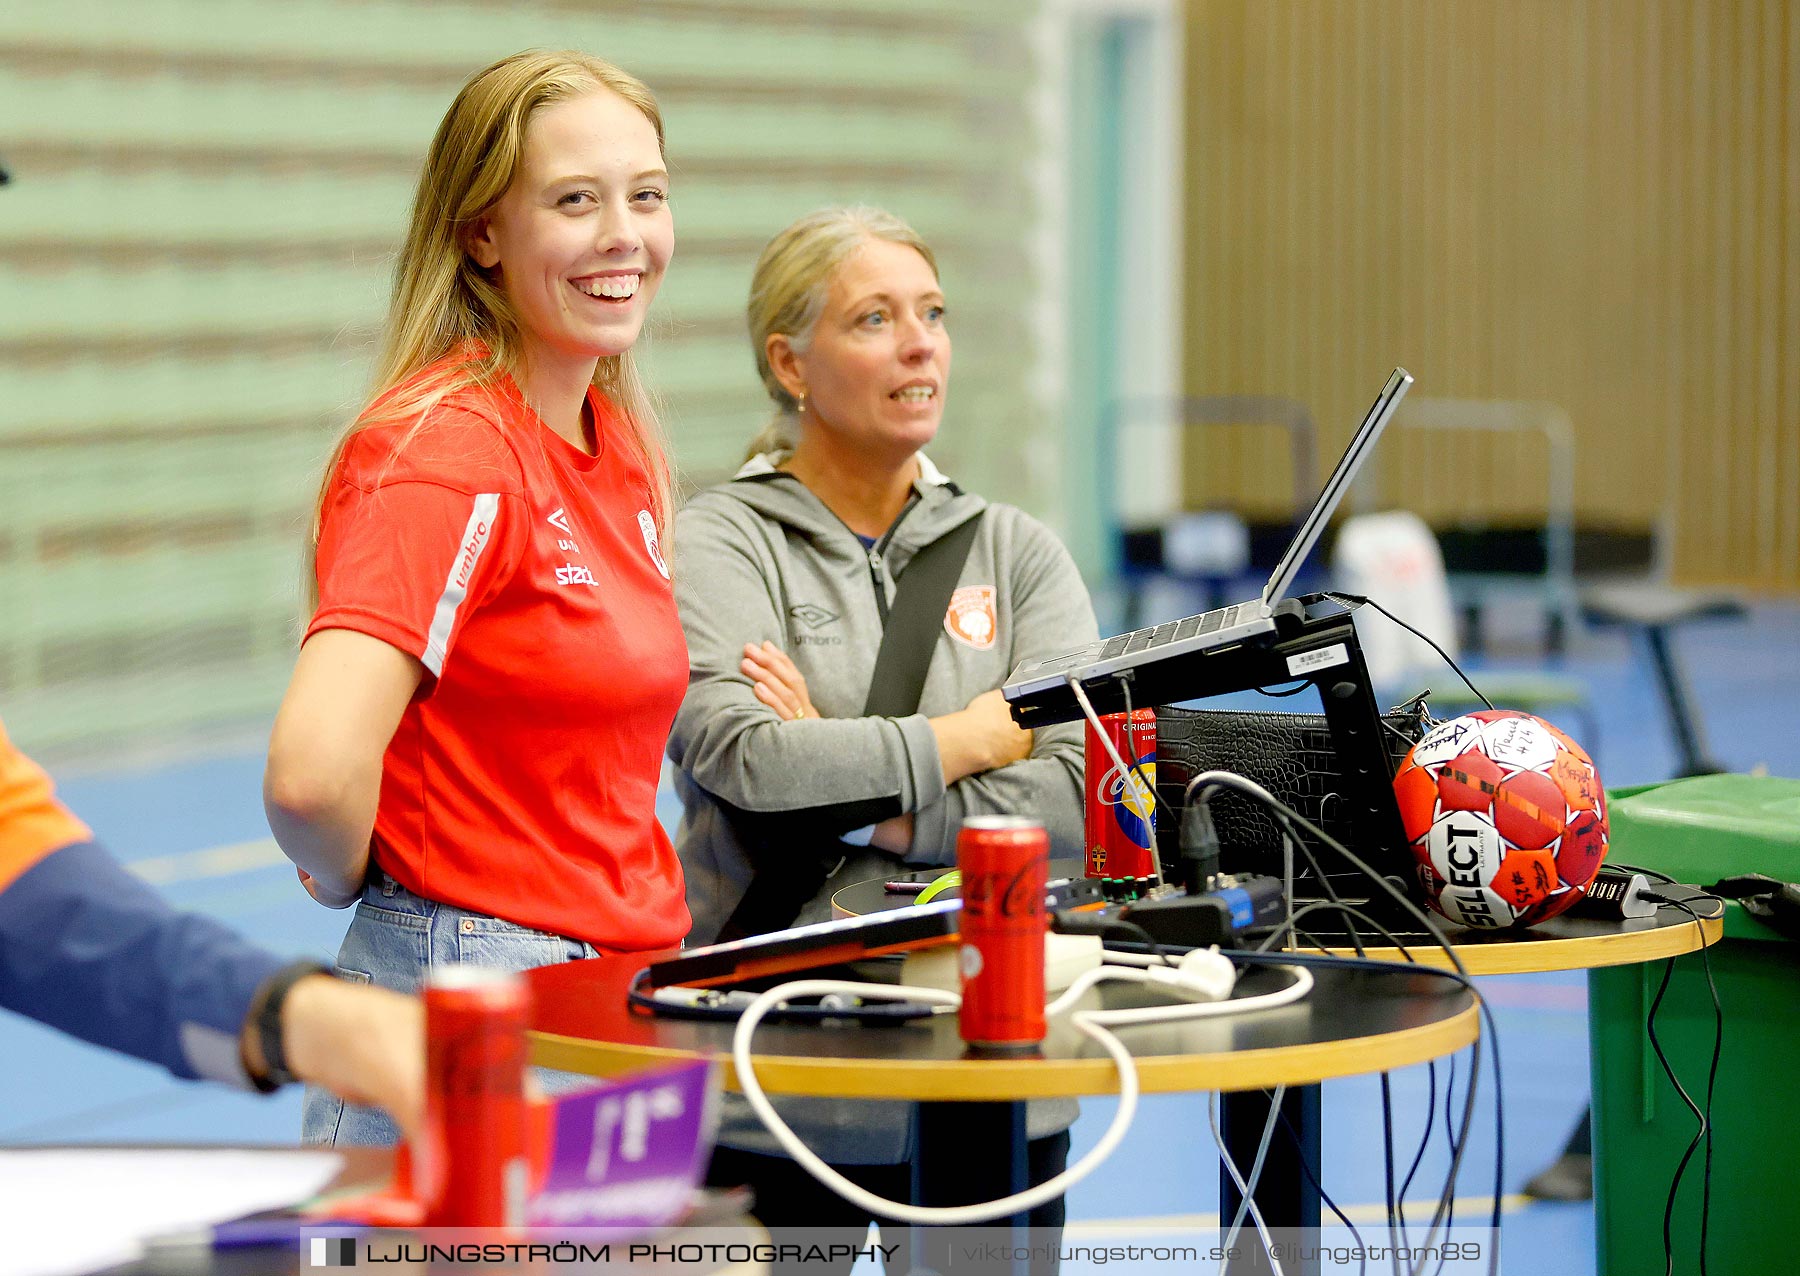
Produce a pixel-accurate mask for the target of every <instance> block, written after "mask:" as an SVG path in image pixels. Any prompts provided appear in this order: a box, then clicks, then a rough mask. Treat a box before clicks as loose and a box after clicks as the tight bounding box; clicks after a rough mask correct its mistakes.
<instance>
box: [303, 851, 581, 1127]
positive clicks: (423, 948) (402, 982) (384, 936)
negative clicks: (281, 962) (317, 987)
mask: <svg viewBox="0 0 1800 1276" xmlns="http://www.w3.org/2000/svg"><path fill="white" fill-rule="evenodd" d="M597 955H598V953H597V952H596V951H595V949H594V946H593V945H592V944H584V943H582V942H581V941H580V940H578V939H565V938H563V937H562V936H561V935H551V934H547V933H546V932H544V931H541V930H531V929H529V928H527V927H524V926H520V925H517V924H515V923H513V922H507V921H501V920H500V919H499V918H497V917H487V916H484V915H483V914H481V913H472V912H469V911H468V910H467V909H462V908H455V907H452V906H451V905H449V904H440V903H438V902H437V901H436V900H430V899H425V898H424V897H423V896H419V895H415V894H413V893H412V892H411V891H409V890H407V889H406V888H405V887H404V886H402V885H400V884H399V883H398V882H396V881H395V880H394V879H393V878H391V877H389V876H388V875H387V874H386V873H383V872H381V871H379V870H376V871H375V872H374V873H372V874H371V875H370V878H369V884H368V885H367V886H366V887H364V888H363V897H362V902H361V903H359V904H358V905H357V906H356V916H355V918H354V919H353V920H352V921H351V923H350V930H349V932H348V933H347V934H346V935H345V936H344V943H343V946H342V947H341V948H339V949H338V960H337V973H338V974H339V975H340V976H341V977H342V978H344V979H348V980H351V981H352V982H355V983H364V984H368V983H372V984H377V985H379V986H380V987H383V988H392V989H394V990H395V991H396V992H406V993H416V992H418V990H419V985H420V983H421V981H422V980H423V978H424V975H425V972H426V971H427V970H429V969H430V968H431V967H433V966H455V965H462V964H468V965H473V966H490V967H496V968H498V969H501V970H529V969H530V968H532V967H533V966H552V965H555V964H556V963H558V962H564V961H576V960H579V959H580V958H583V957H594V956H597ZM539 1079H540V1080H541V1081H542V1082H543V1084H544V1088H545V1090H546V1091H552V1092H554V1091H556V1090H566V1089H569V1088H571V1087H572V1086H575V1085H580V1084H584V1083H586V1082H589V1081H591V1080H592V1078H587V1077H573V1076H571V1075H570V1074H568V1073H561V1072H549V1073H546V1072H545V1071H544V1070H543V1069H539ZM300 1137H301V1139H302V1141H303V1142H306V1143H314V1144H336V1143H345V1144H355V1145H359V1146H376V1147H382V1146H389V1145H392V1144H394V1143H397V1142H398V1141H399V1139H400V1131H399V1129H398V1128H397V1127H396V1126H395V1125H394V1123H393V1121H392V1120H390V1119H389V1118H388V1115H387V1113H385V1112H382V1111H380V1110H379V1109H376V1108H363V1107H357V1106H356V1105H354V1104H348V1103H345V1102H344V1101H343V1100H342V1099H340V1098H338V1097H337V1096H336V1095H334V1094H332V1093H330V1092H329V1091H326V1090H322V1089H320V1088H319V1087H318V1086H308V1087H307V1088H306V1105H305V1109H304V1114H303V1116H302V1118H301V1126H300Z"/></svg>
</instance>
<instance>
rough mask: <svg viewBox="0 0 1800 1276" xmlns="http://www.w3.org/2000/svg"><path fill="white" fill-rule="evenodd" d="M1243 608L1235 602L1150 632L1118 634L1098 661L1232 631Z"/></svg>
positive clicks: (1172, 621) (1107, 643)
mask: <svg viewBox="0 0 1800 1276" xmlns="http://www.w3.org/2000/svg"><path fill="white" fill-rule="evenodd" d="M1243 609H1244V604H1242V603H1233V604H1232V605H1231V606H1229V607H1215V608H1214V609H1213V610H1211V611H1208V612H1202V613H1201V614H1200V615H1198V616H1188V617H1185V618H1184V619H1181V620H1171V621H1168V622H1167V623H1165V624H1161V625H1153V626H1152V627H1150V628H1149V629H1134V630H1132V631H1131V632H1130V633H1128V634H1119V635H1117V636H1116V637H1113V638H1109V639H1107V641H1106V645H1105V646H1104V647H1102V648H1101V649H1100V657H1099V658H1100V659H1101V660H1111V659H1112V658H1113V657H1114V656H1125V655H1130V654H1131V653H1132V652H1136V651H1142V650H1144V649H1145V648H1146V647H1159V646H1162V645H1163V644H1164V643H1171V642H1181V641H1182V640H1183V639H1186V638H1192V637H1194V636H1196V635H1197V634H1210V633H1212V632H1213V631H1214V630H1216V629H1229V628H1230V627H1231V626H1232V625H1235V624H1237V621H1238V613H1240V612H1241V611H1243Z"/></svg>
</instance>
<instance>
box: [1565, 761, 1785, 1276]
mask: <svg viewBox="0 0 1800 1276" xmlns="http://www.w3.org/2000/svg"><path fill="white" fill-rule="evenodd" d="M1609 799H1610V811H1611V826H1612V844H1611V849H1610V850H1609V852H1608V855H1607V858H1608V860H1609V861H1611V862H1613V863H1617V864H1633V865H1638V866H1641V867H1644V868H1652V869H1656V870H1657V871H1659V872H1662V873H1667V874H1668V875H1669V876H1671V877H1673V878H1675V879H1676V880H1678V881H1682V882H1689V883H1698V884H1700V885H1706V884H1708V883H1711V882H1716V881H1718V880H1720V879H1721V878H1725V877H1730V876H1732V875H1734V874H1737V873H1750V872H1758V873H1767V874H1768V875H1769V876H1771V877H1776V878H1781V879H1783V880H1786V881H1800V780H1787V779H1776V778H1771V777H1767V776H1746V775H1708V776H1698V777H1695V778H1693V779H1687V780H1676V781H1674V782H1672V783H1669V784H1659V785H1652V786H1649V787H1646V788H1639V789H1629V790H1620V791H1618V792H1616V793H1613V794H1610V795H1609ZM1709 952H1710V956H1711V959H1712V971H1713V978H1714V980H1715V982H1716V984H1717V986H1718V990H1719V1000H1720V1003H1721V1004H1722V1005H1723V1006H1724V1009H1725V1046H1724V1052H1723V1054H1722V1056H1721V1057H1720V1060H1719V1075H1718V1080H1717V1083H1716V1085H1715V1088H1714V1092H1713V1105H1712V1124H1713V1166H1712V1213H1711V1226H1710V1228H1709V1229H1708V1240H1707V1259H1708V1268H1709V1270H1710V1271H1712V1272H1714V1273H1718V1274H1720V1276H1724V1274H1725V1273H1735V1272H1746V1273H1748V1272H1756V1273H1761V1272H1774V1271H1793V1270H1796V1269H1800V1258H1796V1257H1795V1252H1794V1244H1793V1241H1792V1238H1791V1235H1784V1234H1785V1233H1787V1232H1788V1231H1789V1223H1788V1221H1787V1220H1789V1219H1790V1218H1791V1217H1792V1215H1793V1211H1794V1209H1795V1206H1796V1205H1797V1204H1800V1122H1796V1119H1795V1115H1794V1101H1795V1098H1796V1090H1797V1088H1800V1087H1796V1085H1795V1074H1796V1071H1797V1070H1800V944H1795V943H1793V942H1791V941H1789V940H1787V939H1784V938H1783V937H1781V936H1780V935H1778V934H1777V933H1776V932H1775V931H1774V930H1772V929H1770V928H1769V927H1767V926H1764V925H1763V924H1762V923H1761V922H1759V921H1757V920H1756V919H1755V918H1753V917H1751V916H1750V915H1749V914H1747V913H1746V912H1745V911H1744V910H1743V908H1742V907H1740V906H1739V905H1737V904H1728V905H1727V906H1726V909H1725V922H1724V934H1723V938H1722V939H1721V940H1720V942H1719V943H1718V944H1716V945H1715V946H1714V947H1713V948H1712V949H1710V950H1709ZM1665 966H1666V963H1665V962H1661V961H1657V962H1650V963H1648V964H1646V965H1639V966H1616V967H1608V968H1605V969H1600V970H1592V971H1589V972H1588V1016H1589V1018H1588V1022H1589V1032H1590V1034H1591V1038H1592V1045H1593V1062H1592V1076H1593V1084H1594V1214H1595V1231H1596V1237H1597V1241H1598V1247H1599V1261H1600V1271H1601V1272H1602V1273H1638V1272H1661V1271H1662V1270H1663V1242H1662V1231H1663V1209H1664V1206H1665V1204H1666V1203H1667V1200H1668V1193H1669V1183H1670V1181H1671V1179H1672V1178H1673V1176H1674V1173H1675V1167H1676V1165H1677V1164H1678V1163H1679V1162H1680V1160H1681V1155H1682V1153H1683V1151H1685V1150H1686V1148H1687V1145H1688V1143H1689V1142H1690V1141H1691V1140H1692V1139H1693V1137H1694V1133H1695V1131H1696V1130H1697V1129H1698V1126H1699V1122H1698V1121H1697V1120H1696V1119H1695V1117H1694V1115H1693V1113H1692V1112H1691V1111H1690V1110H1689V1109H1688V1107H1687V1105H1686V1104H1684V1103H1683V1102H1682V1101H1681V1097H1680V1096H1679V1095H1678V1094H1676V1093H1675V1090H1674V1088H1673V1087H1672V1086H1670V1084H1669V1081H1668V1078H1667V1077H1665V1076H1664V1075H1663V1071H1662V1068H1661V1066H1660V1065H1659V1064H1658V1063H1657V1061H1656V1055H1655V1053H1654V1051H1653V1050H1652V1049H1651V1046H1650V1038H1649V1035H1648V1034H1647V1032H1646V1031H1645V1021H1646V1019H1647V1018H1648V1016H1649V1013H1650V1004H1651V1002H1652V1001H1653V1000H1654V999H1655V996H1656V989H1657V986H1658V984H1659V983H1660V982H1661V980H1662V977H1663V971H1664V968H1665ZM1656 1026H1657V1038H1658V1040H1659V1041H1661V1042H1662V1044H1663V1052H1664V1054H1665V1055H1667V1057H1668V1059H1669V1062H1670V1064H1671V1065H1672V1066H1673V1067H1674V1069H1675V1075H1676V1076H1677V1077H1679V1078H1680V1079H1681V1083H1682V1086H1683V1087H1684V1088H1685V1089H1686V1090H1687V1092H1688V1093H1689V1094H1690V1095H1692V1096H1693V1098H1694V1100H1695V1102H1696V1103H1698V1104H1700V1105H1701V1106H1702V1107H1704V1106H1705V1092H1706V1076H1707V1069H1708V1068H1709V1067H1710V1066H1711V1061H1712V1047H1713V1028H1714V1017H1713V1004H1712V996H1711V993H1710V992H1709V991H1708V989H1707V983H1706V973H1705V970H1704V968H1703V966H1702V964H1701V958H1700V954H1699V953H1690V954H1688V955H1686V956H1684V957H1680V958H1677V959H1676V967H1675V973H1674V977H1673V978H1672V979H1671V980H1670V982H1669V990H1668V993H1667V995H1666V996H1664V998H1663V1004H1662V1009H1661V1010H1660V1011H1659V1012H1658V1014H1657V1017H1656ZM1703 1157H1704V1148H1702V1149H1700V1150H1697V1151H1696V1152H1695V1153H1694V1157H1693V1159H1692V1160H1691V1161H1690V1162H1689V1164H1688V1169H1687V1173H1686V1175H1685V1176H1684V1177H1683V1179H1682V1185H1681V1192H1680V1194H1679V1195H1678V1196H1677V1198H1676V1202H1675V1214H1674V1222H1673V1227H1672V1236H1673V1239H1674V1246H1675V1270H1676V1271H1677V1272H1692V1271H1696V1270H1698V1255H1699V1245H1700V1201H1701V1184H1702V1176H1703V1174H1704V1172H1705V1168H1706V1167H1705V1163H1704V1160H1703Z"/></svg>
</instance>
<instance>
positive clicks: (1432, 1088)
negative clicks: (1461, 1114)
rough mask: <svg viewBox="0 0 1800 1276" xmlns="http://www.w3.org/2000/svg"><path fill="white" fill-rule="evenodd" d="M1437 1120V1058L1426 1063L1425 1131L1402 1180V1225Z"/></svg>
mask: <svg viewBox="0 0 1800 1276" xmlns="http://www.w3.org/2000/svg"><path fill="white" fill-rule="evenodd" d="M1436 1120H1437V1060H1435V1059H1430V1060H1427V1061H1426V1063H1425V1132H1424V1133H1423V1134H1421V1135H1420V1136H1419V1150H1418V1151H1417V1152H1414V1153H1413V1160H1412V1164H1411V1165H1409V1166H1407V1168H1406V1177H1405V1178H1403V1179H1401V1180H1400V1203H1401V1208H1402V1211H1403V1212H1402V1213H1401V1216H1400V1221H1401V1226H1405V1223H1406V1215H1405V1213H1404V1209H1405V1205H1406V1194H1407V1193H1408V1192H1410V1191H1411V1190H1412V1183H1413V1178H1414V1176H1415V1175H1417V1174H1418V1172H1419V1166H1421V1165H1423V1164H1424V1163H1425V1152H1426V1149H1428V1148H1429V1147H1430V1146H1431V1129H1432V1126H1433V1124H1434V1123H1435V1122H1436Z"/></svg>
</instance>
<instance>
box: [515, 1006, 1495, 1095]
mask: <svg viewBox="0 0 1800 1276" xmlns="http://www.w3.org/2000/svg"><path fill="white" fill-rule="evenodd" d="M1479 1015H1480V1012H1479V1010H1478V1008H1477V1007H1476V1006H1475V1005H1474V1004H1473V1003H1471V1004H1470V1005H1468V1006H1466V1007H1464V1008H1463V1009H1462V1010H1460V1011H1458V1012H1457V1013H1456V1014H1454V1015H1450V1016H1448V1017H1446V1018H1444V1019H1440V1020H1438V1021H1436V1022H1434V1023H1429V1024H1421V1025H1419V1026H1417V1027H1413V1028H1402V1029H1399V1030H1398V1031H1395V1032H1388V1033H1382V1034H1379V1035H1375V1036H1367V1037H1356V1038H1353V1039H1350V1040H1345V1041H1325V1042H1312V1043H1308V1044H1304V1045H1293V1046H1278V1047H1272V1048H1268V1049H1261V1050H1232V1051H1225V1052H1222V1053H1216V1054H1182V1055H1148V1056H1145V1057H1142V1058H1139V1059H1137V1061H1136V1062H1137V1065H1138V1084H1139V1086H1140V1088H1141V1089H1142V1090H1144V1091H1145V1092H1146V1093H1162V1092H1172V1091H1182V1090H1256V1089H1264V1088H1267V1087H1269V1086H1275V1085H1312V1084H1315V1083H1316V1082H1320V1081H1326V1080H1330V1079H1331V1078H1334V1077H1345V1076H1355V1075H1360V1074H1363V1073H1369V1072H1382V1071H1388V1070H1391V1069H1394V1068H1401V1067H1406V1066H1407V1065H1409V1064H1414V1063H1424V1062H1426V1061H1428V1060H1431V1059H1439V1058H1442V1057H1443V1056H1445V1055H1447V1054H1451V1053H1453V1052H1454V1051H1457V1050H1460V1049H1462V1048H1463V1047H1464V1046H1467V1045H1469V1044H1470V1043H1471V1042H1473V1041H1474V1040H1475V1039H1476V1038H1477V1037H1478V1035H1479V1034H1480V1019H1479ZM1127 1032H1129V1030H1127ZM530 1037H531V1044H532V1062H533V1063H535V1064H538V1065H539V1066H540V1067H546V1068H561V1069H564V1070H565V1071H570V1072H583V1073H589V1074H591V1075H594V1076H601V1077H612V1076H619V1075H623V1074H625V1073H629V1072H634V1071H638V1070H641V1069H644V1068H650V1067H656V1066H658V1065H669V1064H675V1063H681V1062H685V1061H687V1060H689V1059H693V1058H696V1057H699V1056H698V1055H697V1053H696V1052H695V1051H691V1050H682V1049H675V1048H671V1047H667V1046H648V1045H627V1044H620V1043H615V1042H607V1041H593V1040H589V1039H586V1038H582V1037H569V1036H561V1035H558V1034H555V1033H547V1032H537V1031H533V1032H532V1033H531V1034H530ZM1127 1040H1129V1038H1127ZM707 1057H710V1058H713V1059H715V1060H717V1062H718V1064H719V1067H720V1075H721V1078H722V1079H723V1081H724V1084H725V1086H726V1087H727V1088H729V1089H733V1090H737V1089H740V1088H741V1087H739V1085H738V1080H737V1070H736V1069H735V1068H734V1067H733V1066H732V1062H731V1054H730V1052H729V1051H728V1050H721V1051H717V1052H713V1053H710V1054H709V1055H708V1056H707ZM756 1076H757V1079H758V1080H759V1081H761V1082H762V1084H763V1088H764V1089H765V1090H767V1091H768V1092H769V1093H771V1094H799V1095H812V1096H815V1097H820V1098H844V1099H852V1098H854V1099H902V1100H917V1101H931V1100H964V1101H981V1102H994V1101H1006V1100H1015V1099H1047V1098H1063V1097H1068V1096H1071V1095H1101V1094H1117V1093H1118V1091H1119V1083H1118V1072H1117V1068H1116V1066H1115V1065H1114V1063H1113V1061H1112V1059H1111V1058H1110V1057H1107V1056H1105V1055H1101V1056H1100V1057H1098V1058H1092V1059H1058V1060H1044V1059H1021V1060H1008V1059H912V1060H893V1061H886V1060H871V1059H828V1058H815V1057H808V1056H804V1055H759V1056H757V1058H756Z"/></svg>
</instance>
